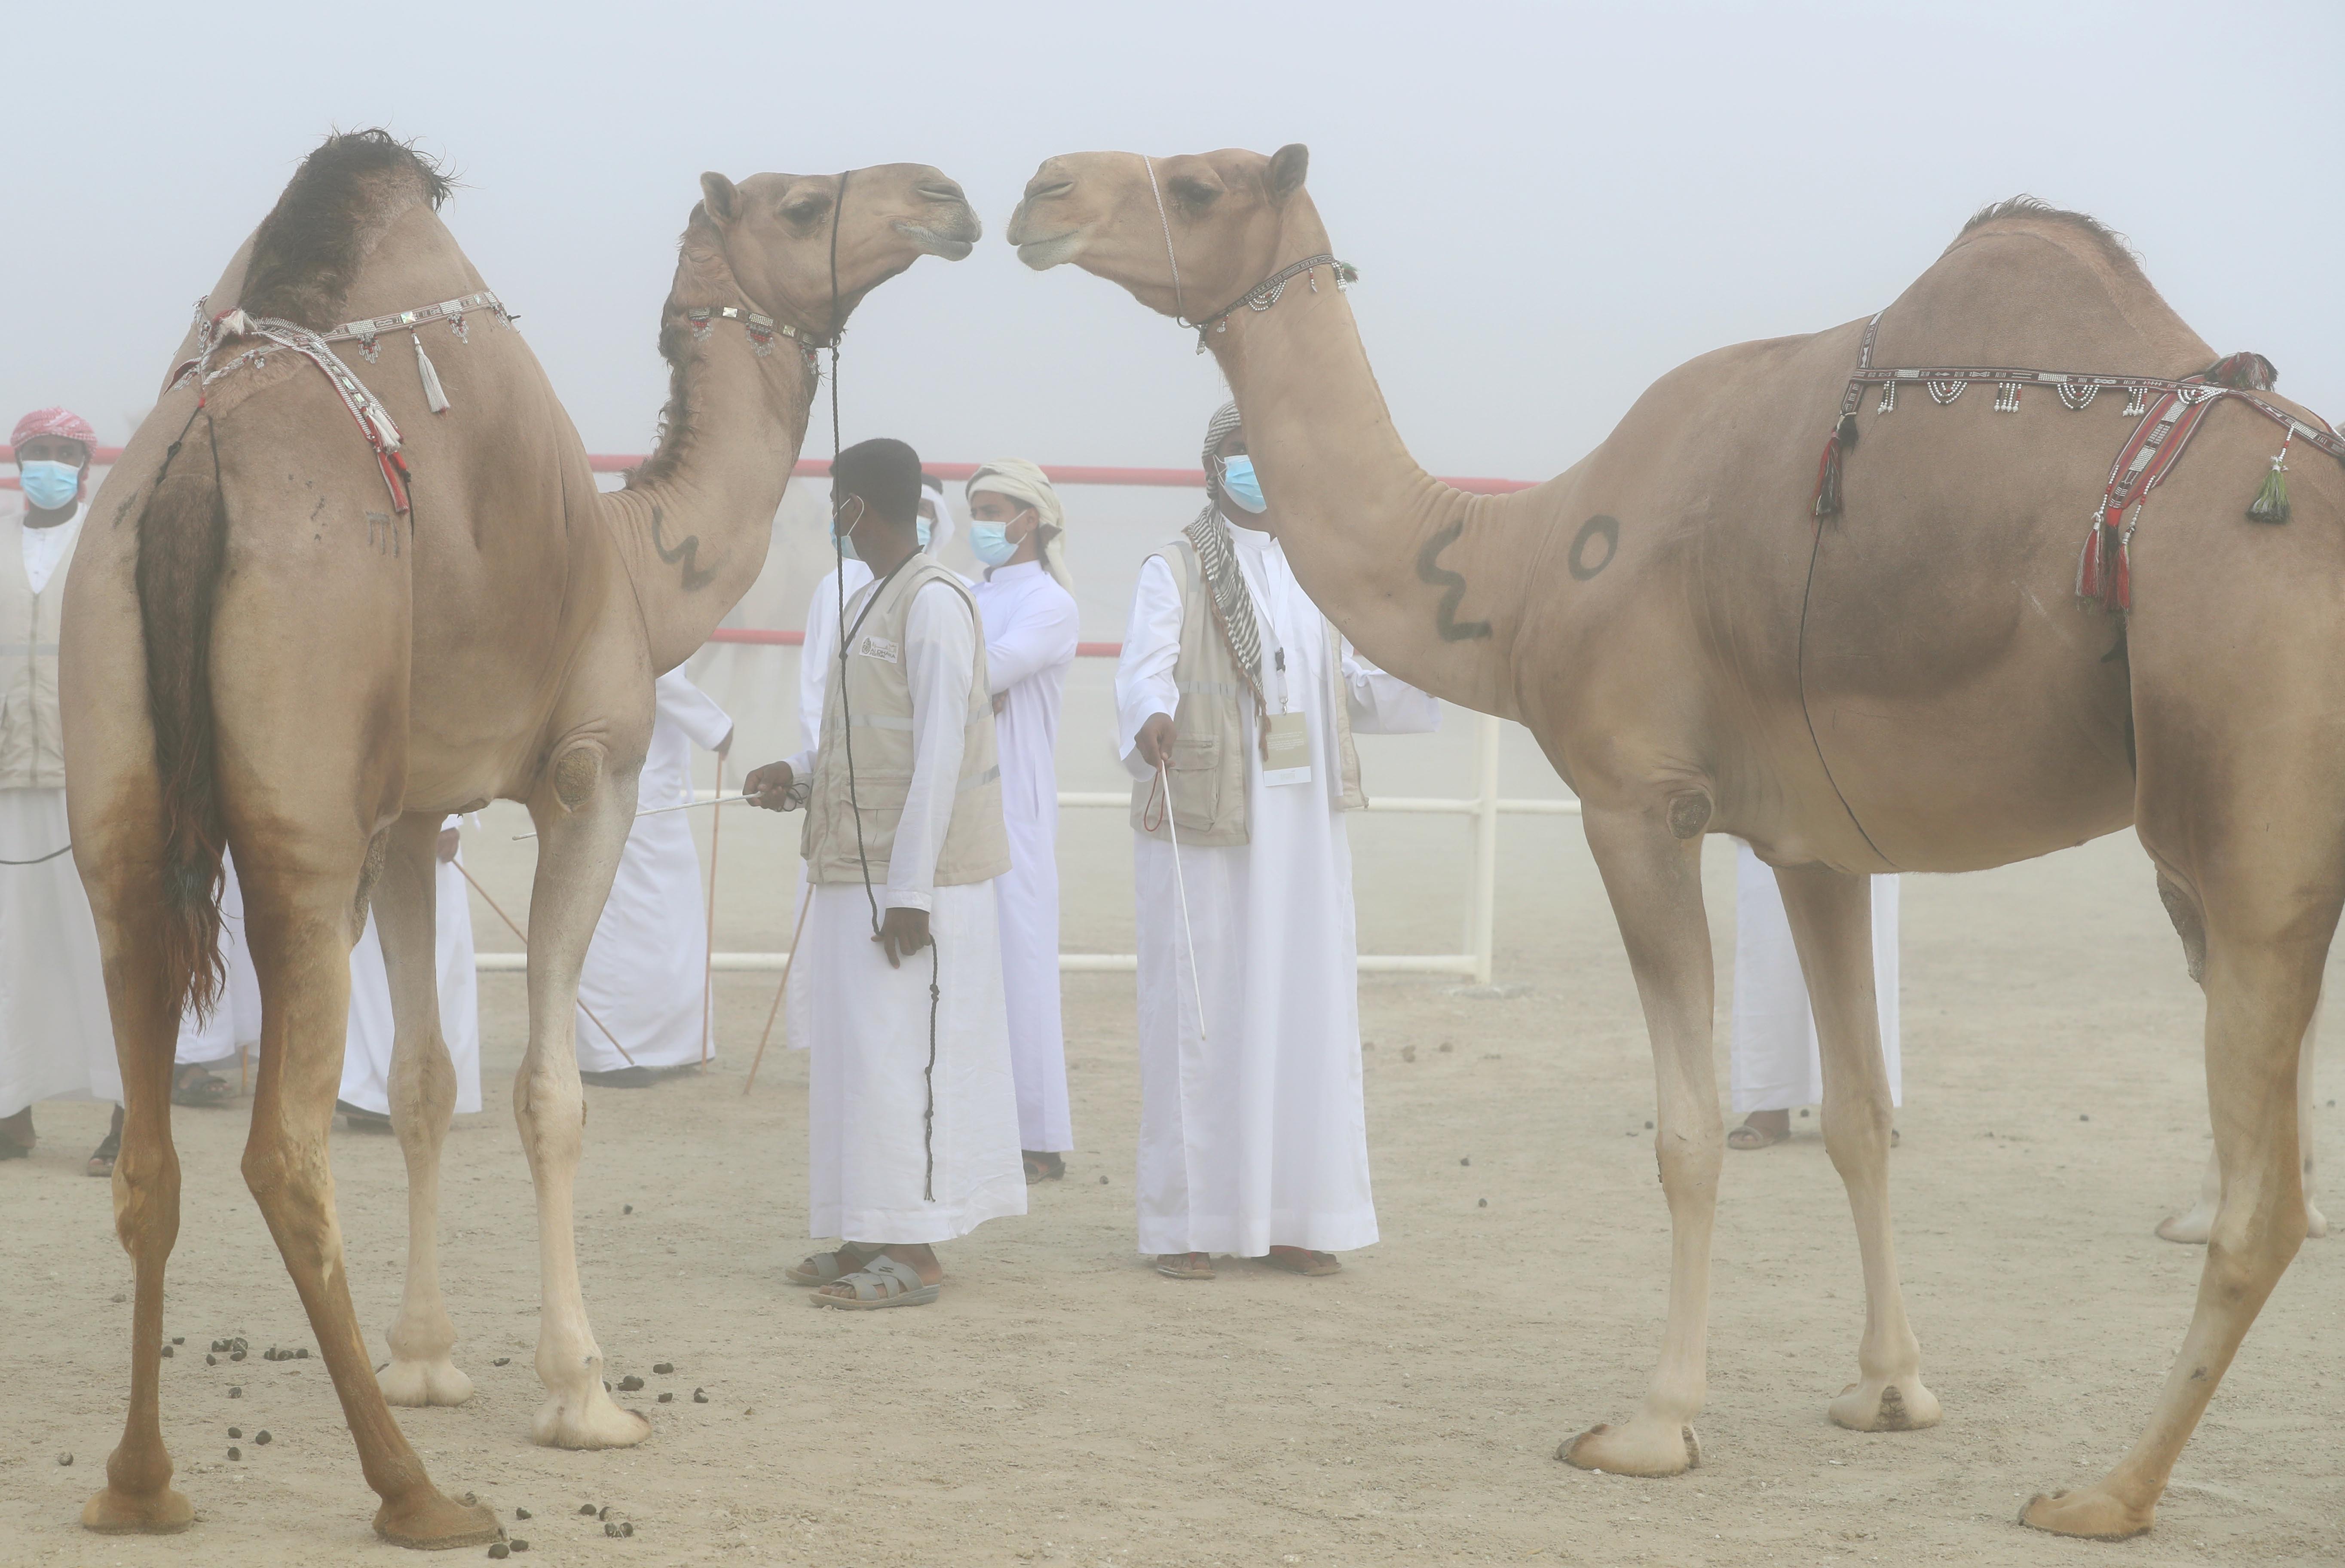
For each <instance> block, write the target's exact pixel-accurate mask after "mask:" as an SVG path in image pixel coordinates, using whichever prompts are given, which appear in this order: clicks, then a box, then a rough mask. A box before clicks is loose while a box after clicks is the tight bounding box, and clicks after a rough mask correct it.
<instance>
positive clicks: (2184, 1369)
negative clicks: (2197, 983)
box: [2019, 883, 2336, 1540]
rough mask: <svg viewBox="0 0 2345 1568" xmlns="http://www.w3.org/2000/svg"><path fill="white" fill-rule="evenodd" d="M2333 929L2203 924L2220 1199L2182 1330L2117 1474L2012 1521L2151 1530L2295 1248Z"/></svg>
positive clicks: (2041, 1502)
mask: <svg viewBox="0 0 2345 1568" xmlns="http://www.w3.org/2000/svg"><path fill="white" fill-rule="evenodd" d="M2281 885H2283V886H2285V885H2288V884H2285V883H2283V884H2281ZM2335 918H2336V911H2335V909H2334V907H2333V906H2331V907H2330V910H2329V911H2328V917H2327V921H2326V924H2325V926H2324V929H2323V931H2322V933H2321V940H2320V942H2318V943H2313V942H2305V941H2289V942H2282V941H2281V940H2279V939H2278V938H2276V937H2272V936H2264V937H2261V938H2259V939H2249V940H2234V941H2231V942H2226V941H2225V940H2224V934H2225V933H2224V932H2223V930H2222V928H2221V926H2220V924H2219V923H2218V921H2214V920H2211V919H2210V921H2208V962H2207V1089H2208V1108H2209V1110H2210V1111H2211V1113H2212V1115H2213V1118H2214V1124H2215V1153H2216V1156H2217V1157H2218V1159H2219V1160H2220V1161H2221V1162H2222V1179H2221V1193H2222V1196H2221V1199H2220V1201H2219V1202H2218V1205H2217V1207H2216V1211H2215V1224H2214V1227H2213V1230H2212V1233H2211V1234H2210V1235H2209V1236H2208V1243H2207V1262H2206V1267H2205V1268H2204V1270H2203V1272H2202V1273H2201V1274H2200V1275H2199V1279H2198V1305H2197V1308H2196V1310H2195V1311H2194V1312H2193V1313H2192V1315H2191V1319H2190V1331H2189V1333H2188V1335H2186V1336H2185V1337H2184V1339H2183V1341H2182V1353H2181V1354H2180V1355H2179V1356H2178V1357H2177V1358H2176V1359H2175V1362H2174V1366H2173V1369H2172V1370H2171V1371H2170V1372H2168V1373H2167V1379H2166V1386H2165V1388H2164V1389H2163V1390H2161V1391H2160V1392H2159V1395H2158V1400H2157V1409H2156V1410H2155V1411H2154V1412H2152V1414H2151V1416H2150V1420H2149V1425H2148V1426H2147V1429H2146V1430H2144V1431H2143V1432H2142V1434H2141V1436H2140V1437H2139V1438H2138V1439H2137V1440H2136V1441H2135V1443H2134V1445H2133V1448H2132V1449H2131V1450H2130V1451H2128V1452H2127V1454H2126V1456H2125V1457H2124V1459H2122V1460H2120V1461H2118V1462H2117V1467H2116V1468H2115V1469H2114V1470H2112V1471H2109V1473H2108V1474H2106V1475H2105V1476H2103V1477H2102V1478H2101V1479H2100V1481H2097V1482H2096V1483H2095V1484H2094V1485H2092V1486H2090V1487H2087V1488H2086V1489H2084V1490H2083V1491H2081V1492H2054V1493H2052V1494H2051V1495H2049V1496H2043V1495H2038V1496H2037V1497H2036V1498H2035V1499H2034V1500H2033V1501H2032V1502H2029V1503H2028V1505H2027V1506H2026V1508H2025V1509H2024V1510H2023V1511H2022V1512H2021V1513H2020V1516H2019V1517H2020V1522H2022V1523H2024V1524H2030V1525H2034V1526H2035V1528H2037V1529H2039V1530H2047V1531H2051V1532H2055V1533H2057V1534H2062V1535H2083V1536H2091V1537H2095V1538H2097V1539H2103V1540H2118V1539H2122V1538H2124V1537H2126V1536H2130V1535H2138V1534H2140V1533H2142V1532H2144V1531H2146V1530H2147V1529H2148V1528H2149V1527H2150V1524H2151V1522H2152V1521H2153V1520H2154V1519H2155V1517H2156V1515H2157V1500H2158V1497H2159V1495H2160V1494H2161V1493H2162V1492H2164V1491H2165V1490H2166V1481H2167V1476H2168V1474H2170V1473H2171V1472H2172V1471H2173V1468H2174V1461H2175V1460H2176V1459H2177V1458H2178V1457H2179V1456H2180V1454H2181V1452H2182V1446H2183V1444H2184V1443H2186V1442H2188V1441H2189V1438H2190V1433H2191V1431H2192V1430H2193V1429H2194V1428H2195V1427H2197V1425H2198V1418H2199V1417H2200V1415H2202V1414H2203V1413H2204V1412H2205V1410H2206V1409H2207V1401H2208V1400H2209V1399H2211V1398H2212V1397H2213V1396H2214V1392H2215V1386H2216V1385H2217V1384H2218V1382H2220V1381H2221V1380H2222V1377H2223V1372H2224V1370H2225V1369H2227V1368H2228V1367H2229V1365H2230V1364H2231V1358H2232V1356H2233V1355H2235V1354H2237V1353H2238V1348H2239V1342H2240V1341H2241V1340H2242V1339H2245V1338H2246V1337H2247V1332H2248V1329H2249V1326H2250V1325H2251V1324H2253V1323H2254V1322H2255V1319H2256V1314H2257V1313H2258V1312H2259V1311H2260V1310H2262V1308H2263V1304H2264V1299H2265V1298H2266V1297H2268V1296H2269V1295H2270V1294H2271V1290H2272V1287H2273V1286H2275V1285H2277V1284H2278V1283H2279V1277H2280V1275H2281V1274H2282V1273H2283V1272H2285V1271H2286V1270H2287V1268H2288V1265H2289V1260H2290V1259H2291V1258H2293V1257H2295V1256H2296V1250H2297V1248H2298V1247H2301V1246H2302V1245H2304V1234H2305V1211H2304V1185H2303V1171H2302V1167H2301V1166H2300V1165H2299V1161H2298V1158H2297V1125H2296V1122H2297V1093H2296V1091H2297V1068H2298V1064H2299V1059H2300V1058H2301V1056H2302V1054H2303V1053H2302V1051H2301V1050H2300V1049H2299V1044H2300V1043H2301V1042H2302V1040H2303V1039H2304V1034H2305V1030H2306V1028H2307V1027H2308V1026H2309V1024H2310V1023H2311V1021H2312V1012H2313V1006H2314V1003H2316V1001H2317V1000H2318V998H2319V995H2320V967H2321V962H2322V960H2323V958H2324V957H2325V949H2326V947H2327V945H2328V942H2327V929H2328V928H2330V927H2333V925H2334V923H2335ZM2305 923H2307V924H2309V923H2310V922H2309V921H2307V922H2305ZM2291 934H2293V933H2291Z"/></svg>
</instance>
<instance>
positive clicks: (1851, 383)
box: [1813, 312, 2345, 614]
mask: <svg viewBox="0 0 2345 1568" xmlns="http://www.w3.org/2000/svg"><path fill="white" fill-rule="evenodd" d="M1880 328H1881V315H1880V313H1878V312H1876V313H1875V314H1874V316H1873V320H1871V321H1868V322H1866V323H1865V326H1864V338H1863V342H1862V343H1861V344H1860V345H1859V347H1858V349H1857V357H1856V369H1855V371H1854V372H1853V373H1852V374H1851V375H1850V376H1849V379H1848V385H1847V387H1846V389H1845V390H1844V391H1843V392H1842V394H1841V403H1840V417H1839V418H1838V420H1836V421H1835V422H1834V423H1833V425H1832V433H1831V434H1830V435H1829V436H1827V437H1826V438H1825V441H1824V451H1823V456H1822V460H1821V461H1819V462H1818V463H1817V464H1816V487H1815V495H1814V504H1813V512H1814V514H1815V516H1816V517H1817V518H1818V519H1819V520H1821V519H1823V518H1826V517H1834V516H1838V515H1839V514H1840V511H1841V469H1842V463H1843V454H1844V453H1847V452H1849V451H1852V450H1853V449H1854V447H1855V445H1856V439H1857V423H1856V411H1857V405H1858V404H1859V403H1860V402H1862V401H1863V397H1864V389H1865V388H1867V387H1869V386H1877V387H1879V388H1880V389H1881V401H1880V402H1878V403H1876V404H1874V406H1873V412H1875V413H1876V414H1885V413H1893V412H1895V411H1896V408H1897V389H1898V388H1899V387H1901V386H1907V385H1912V384H1914V383H1917V382H1918V383H1919V384H1920V385H1921V386H1922V387H1923V388H1924V389H1925V390H1926V391H1927V392H1929V394H1930V401H1931V402H1934V403H1936V404H1938V405H1939V406H1941V407H1944V406H1945V405H1946V404H1948V403H1951V402H1954V400H1955V399H1956V398H1959V397H1961V396H1962V395H1963V393H1964V391H1966V390H1967V389H1968V388H1969V387H1970V386H1971V384H1972V383H1973V382H1995V412H1997V413H2017V412H2019V409H2020V398H2021V394H2022V393H2023V392H2025V390H2026V389H2027V388H2028V387H2030V386H2035V387H2044V386H2049V387H2051V388H2052V389H2053V390H2054V391H2055V392H2057V393H2058V394H2059V397H2060V403H2061V406H2062V407H2064V408H2066V409H2067V410H2069V411H2070V412H2076V413H2081V412H2084V411H2085V410H2086V408H2088V407H2090V406H2091V405H2092V403H2093V402H2094V400H2095V399H2096V398H2097V397H2099V396H2100V394H2101V393H2102V392H2104V391H2106V390H2108V389H2112V388H2117V387H2122V388H2124V389H2125V392H2126V404H2125V407H2124V409H2123V410H2122V411H2121V412H2123V414H2124V416H2125V417H2127V418H2128V419H2134V420H2137V421H2138V422H2139V423H2137V424H2136V425H2135V426H2134V429H2133V433H2131V434H2130V435H2128V436H2127V438H2126V440H2125V442H2124V443H2123V444H2122V445H2120V446H2119V447H2118V448H2117V457H2116V459H2115V460H2114V461H2113V462H2111V463H2110V464H2109V477H2108V482H2107V484H2105V485H2104V486H2103V487H2102V491H2101V497H2100V500H2099V501H2098V502H2097V503H2096V504H2095V506H2094V508H2093V522H2092V530H2091V532H2090V534H2089V535H2087V536H2086V540H2085V547H2084V551H2083V553H2082V555H2080V556H2079V557H2078V559H2077V563H2076V597H2077V598H2078V599H2079V600H2080V601H2081V602H2082V603H2083V604H2084V605H2085V606H2086V607H2087V608H2097V609H2103V610H2106V611H2108V612H2110V613H2112V614H2118V613H2122V612H2123V611H2125V610H2127V609H2129V608H2131V607H2132V603H2133V581H2132V578H2133V574H2132V570H2131V565H2130V563H2129V561H2128V560H2127V545H2130V544H2131V542H2132V540H2133V535H2134V531H2135V530H2136V529H2137V528H2139V527H2140V526H2141V514H2142V508H2143V505H2144V504H2145V503H2146V502H2147V500H2148V498H2149V493H2150V492H2151V491H2153V490H2155V489H2157V485H2158V483H2159V481H2161V480H2163V479H2164V478H2165V477H2166V476H2167V473H2171V472H2172V471H2173V468H2174V465H2175V464H2176V463H2178V462H2179V461H2181V458H2182V453H2183V450H2184V449H2185V448H2186V447H2188V445H2189V443H2190V438H2191V437H2192V436H2193V435H2195V434H2197V433H2198V426H2199V424H2200V423H2202V422H2203V421H2204V420H2205V418H2206V416H2207V412H2208V410H2209V409H2210V408H2212V407H2213V406H2214V405H2215V404H2216V403H2217V402H2220V401H2221V400H2223V399H2225V398H2232V399H2236V400H2238V402H2243V403H2245V404H2247V405H2248V406H2249V408H2251V409H2254V410H2255V411H2256V412H2258V413H2259V414H2261V415H2263V417H2264V418H2266V419H2268V420H2270V421H2271V422H2272V423H2275V424H2277V425H2279V426H2280V428H2281V429H2282V431H2283V432H2284V434H2283V435H2282V436H2281V437H2280V447H2279V452H2278V453H2276V454H2274V456H2273V457H2272V460H2271V468H2270V470H2269V473H2267V474H2266V475H2265V477H2264V482H2263V486H2262V488H2261V489H2259V491H2258V492H2257V493H2256V496H2255V499H2254V500H2253V501H2252V502H2250V503H2249V505H2248V508H2247V515H2248V517H2249V519H2250V520H2251V521H2254V522H2258V523H2270V524H2280V523H2285V522H2287V521H2288V518H2289V504H2288V479H2287V473H2288V464H2287V457H2288V449H2289V445H2290V444H2291V443H2295V442H2297V441H2302V442H2303V443H2305V444H2306V445H2308V446H2310V447H2312V448H2314V449H2315V450H2317V451H2320V452H2325V453H2328V454H2329V455H2330V456H2331V457H2333V458H2336V459H2337V460H2338V461H2339V462H2340V463H2345V439H2340V437H2339V435H2338V434H2337V433H2336V432H2335V431H2334V430H2333V429H2331V428H2330V426H2329V425H2328V424H2327V423H2326V422H2320V423H2311V424H2309V423H2306V422H2305V421H2304V420H2302V419H2299V418H2298V417H2297V416H2296V415H2295V414H2293V413H2290V412H2289V411H2288V410H2286V409H2284V408H2281V407H2280V406H2279V404H2277V403H2274V402H2268V401H2266V400H2265V399H2263V398H2260V397H2258V396H2256V395H2255V394H2256V393H2258V392H2269V391H2270V390H2271V387H2272V384H2273V383H2274V382H2276V381H2277V380H2278V379H2279V372H2277V371H2275V370H2273V368H2272V363H2271V361H2269V360H2267V359H2265V358H2264V357H2263V356H2262V355H2261V354H2254V353H2238V354H2231V355H2229V356H2228V357H2226V358H2224V359H2221V360H2218V361H2216V362H2215V363H2213V364H2211V365H2209V366H2208V367H2207V368H2206V369H2205V370H2203V371H2201V372H2198V374H2196V375H2191V376H2184V377H2181V378H2180V379H2178V380H2176V379H2169V378H2167V377H2162V376H2137V375H2125V374H2109V373H2103V372H2076V371H2038V370H2022V369H2016V368H2013V367H2009V366H1990V365H1940V366H1933V367H1929V368H1926V369H1902V368H1901V369H1894V370H1892V369H1883V368H1880V367H1877V366H1875V365H1874V364H1873V339H1874V337H1875V336H1876V335H1877V334H1878V333H1879V331H1880ZM2127 512H2130V513H2131V514H2132V516H2131V519H2130V521H2128V520H2127ZM1821 525H1822V524H1821V521H1819V526H1821Z"/></svg>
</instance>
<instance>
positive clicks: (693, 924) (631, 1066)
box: [576, 669, 733, 1089]
mask: <svg viewBox="0 0 2345 1568" xmlns="http://www.w3.org/2000/svg"><path fill="white" fill-rule="evenodd" d="M652 695H653V708H652V738H651V746H650V748H649V749H648V750H647V751H645V754H644V771H643V776H642V778H641V779H640V780H639V781H638V782H637V784H636V786H635V805H636V809H638V810H645V811H648V810H651V809H654V808H655V807H661V806H687V805H690V804H691V803H692V748H694V747H695V746H698V747H699V748H702V749H703V750H705V751H714V752H715V753H716V755H717V756H718V757H719V758H722V757H724V756H725V755H726V753H727V752H728V751H730V750H731V749H732V746H733V720H732V719H731V718H728V717H726V712H725V710H724V709H723V708H719V707H717V706H716V702H715V701H714V700H713V699H712V698H710V697H708V695H707V694H706V693H705V692H703V691H702V690H701V689H700V688H699V687H696V686H695V685H693V684H692V682H691V680H690V679H689V678H687V677H685V673H684V671H682V670H681V669H672V670H670V671H668V672H667V673H666V674H665V675H664V676H662V677H659V679H658V681H656V682H655V684H654V686H653V687H652ZM707 981H708V911H707V905H706V903H705V902H704V901H703V889H702V885H701V881H700V851H699V850H697V849H696V848H695V847H694V844H693V841H692V823H691V822H690V820H688V819H687V818H686V816H685V813H684V812H682V811H661V812H658V813H657V814H655V815H653V816H648V817H638V818H636V819H635V821H634V826H633V827H632V828H630V829H629V830H628V831H627V845H626V848H625V849H624V850H622V851H621V852H620V855H619V871H618V874H617V875H616V876H615V877H614V878H613V879H612V881H611V896H610V897H609V898H607V899H605V900H604V901H603V913H602V916H601V918H599V919H598V920H597V921H595V922H594V942H593V943H592V944H591V945H590V946H588V948H587V949H586V963H585V967H584V969H583V970H581V971H580V972H579V976H578V1018H577V1029H576V1033H577V1037H578V1069H579V1071H578V1075H579V1076H580V1077H581V1078H584V1080H585V1081H586V1082H587V1083H589V1084H597V1085H600V1086H601V1087H603V1088H605V1089H643V1088H648V1087H650V1086H651V1085H652V1084H655V1083H657V1082H659V1081H660V1080H661V1079H662V1078H665V1077H670V1076H673V1075H674V1074H677V1073H683V1072H697V1071H699V1069H700V1067H701V1064H703V1063H705V1062H706V1061H707V1060H708V1059H709V1057H710V1056H712V1055H714V1054H716V1041H715V1039H714V1038H713V1037H712V1036H711V1034H710V1033H709V1032H708V1023H709V1012H710V1009H709V1003H708V986H707ZM606 1029H607V1030H608V1031H610V1033H607V1034H606V1033H604V1030H606ZM622 1045H624V1046H625V1047H626V1050H625V1053H624V1054H621V1052H620V1047H621V1046H622ZM630 1058H632V1060H630Z"/></svg>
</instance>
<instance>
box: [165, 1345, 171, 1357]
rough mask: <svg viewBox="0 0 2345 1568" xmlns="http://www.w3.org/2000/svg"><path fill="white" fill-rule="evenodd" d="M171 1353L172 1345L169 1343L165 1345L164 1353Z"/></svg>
mask: <svg viewBox="0 0 2345 1568" xmlns="http://www.w3.org/2000/svg"><path fill="white" fill-rule="evenodd" d="M170 1353H171V1347H170V1346H168V1345H166V1346H164V1347H163V1354H164V1355H166V1356H168V1355H169V1354H170Z"/></svg>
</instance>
